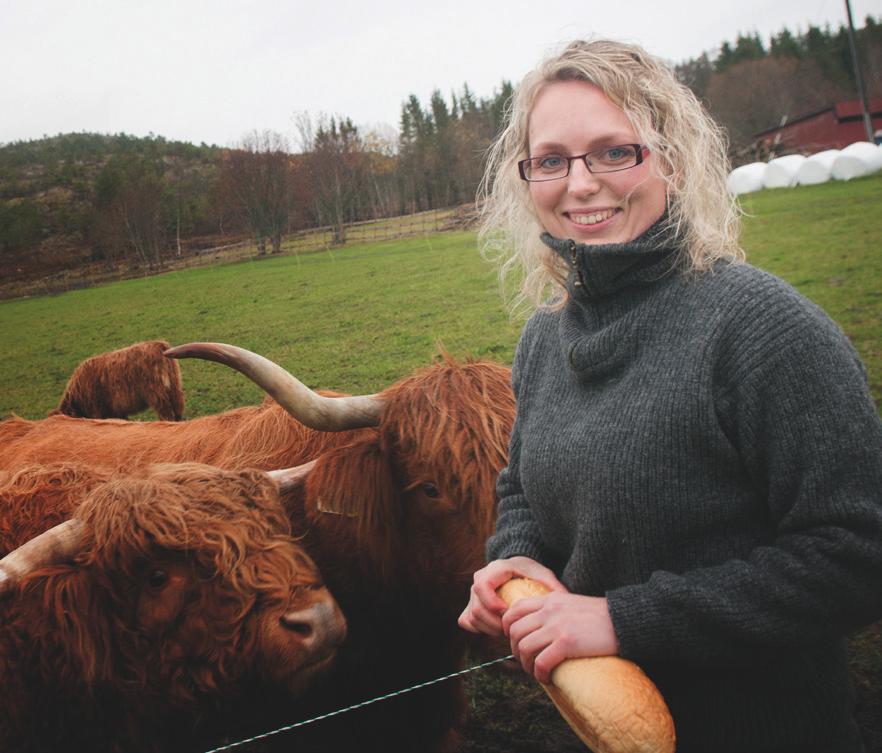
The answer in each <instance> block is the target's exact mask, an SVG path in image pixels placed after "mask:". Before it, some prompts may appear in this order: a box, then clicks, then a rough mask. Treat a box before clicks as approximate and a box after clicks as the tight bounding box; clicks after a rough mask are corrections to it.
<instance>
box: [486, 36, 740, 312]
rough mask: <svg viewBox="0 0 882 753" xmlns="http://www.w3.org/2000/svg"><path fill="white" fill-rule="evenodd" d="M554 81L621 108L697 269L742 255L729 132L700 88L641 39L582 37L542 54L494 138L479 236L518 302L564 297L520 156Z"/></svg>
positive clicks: (561, 267)
mask: <svg viewBox="0 0 882 753" xmlns="http://www.w3.org/2000/svg"><path fill="white" fill-rule="evenodd" d="M556 81H587V82H589V83H591V84H594V85H595V86H597V87H598V88H599V89H601V90H602V91H603V92H604V93H605V94H606V95H607V96H608V97H609V99H610V100H611V101H612V102H613V103H615V104H616V105H618V106H619V107H621V108H622V110H623V111H624V112H625V114H626V115H627V117H628V119H629V120H630V121H631V124H632V125H633V127H634V130H635V131H636V133H637V135H638V139H639V140H640V142H641V143H643V144H645V145H646V146H648V147H649V149H650V150H651V152H652V153H653V154H654V155H656V156H657V157H658V158H659V159H658V162H657V168H656V169H659V172H660V177H661V178H662V179H663V180H664V181H665V184H666V188H667V195H668V220H667V221H668V224H669V226H670V228H671V230H673V231H674V232H676V234H677V235H678V237H680V238H681V239H682V243H683V248H684V251H685V253H686V254H687V255H688V256H689V259H690V262H691V264H690V266H691V269H692V270H695V271H702V270H706V269H708V268H710V267H711V266H712V265H713V263H714V262H715V261H717V260H728V261H741V260H743V259H744V252H743V251H742V250H741V248H740V246H739V245H738V233H739V229H740V216H739V211H738V208H737V204H736V203H735V201H734V199H733V198H732V197H731V196H730V194H729V192H728V191H727V190H726V177H727V175H728V172H729V161H728V158H727V156H726V138H725V135H724V133H723V132H722V130H721V129H720V127H719V126H718V125H717V124H716V123H715V122H714V121H713V120H712V119H711V117H710V116H709V115H708V114H707V112H706V111H705V109H704V108H703V107H702V105H701V103H700V102H699V101H698V99H697V98H696V97H695V95H694V94H693V93H692V92H691V91H690V90H689V89H688V88H687V87H686V86H684V85H683V84H681V83H680V82H679V81H677V79H676V78H675V76H674V73H673V71H672V70H671V69H670V68H669V67H668V66H667V65H666V64H665V63H664V62H662V61H661V60H660V59H659V58H657V57H655V56H653V55H650V54H649V53H647V52H646V51H645V50H644V49H642V48H641V47H638V46H637V45H632V44H626V43H623V42H615V41H609V40H592V41H581V40H579V41H574V42H571V43H569V44H568V45H567V46H566V47H565V48H564V50H563V51H562V52H561V53H560V54H556V55H553V56H551V57H548V58H546V59H545V60H544V61H542V62H541V63H540V64H539V66H538V67H537V68H536V69H535V70H533V71H532V72H530V73H528V74H527V75H526V76H525V77H524V79H523V81H521V83H520V85H519V86H518V87H517V89H516V91H515V94H514V96H513V97H512V100H511V102H510V103H509V106H508V113H507V115H508V117H507V126H506V128H505V130H503V132H502V133H501V134H500V136H499V137H498V138H497V140H496V141H495V142H494V144H493V145H492V146H491V148H490V151H489V154H488V160H487V166H486V169H485V172H484V178H483V180H482V181H481V185H480V187H479V189H478V197H477V199H478V206H479V207H480V214H481V222H480V230H479V234H478V238H479V243H480V245H481V249H482V252H483V253H484V255H485V257H487V258H490V259H493V260H495V261H497V262H499V263H500V277H501V280H502V282H503V285H504V286H505V284H506V283H507V282H510V281H511V278H512V277H513V276H515V277H516V278H517V281H518V283H519V285H518V287H519V292H517V293H516V294H515V295H514V300H513V302H512V305H513V308H520V307H521V306H523V305H526V307H528V308H529V307H532V306H539V305H541V302H542V301H543V300H544V299H546V297H547V296H548V294H549V293H559V294H560V295H558V296H556V298H557V301H558V304H559V305H562V303H563V301H565V300H566V295H567V294H566V289H565V288H564V281H565V280H566V276H567V273H568V269H567V267H566V265H565V264H564V263H563V261H562V260H561V259H559V258H558V257H557V256H556V255H555V254H554V253H553V252H551V251H550V250H549V249H548V248H547V247H546V246H545V245H544V244H543V243H542V242H541V241H540V240H539V235H540V234H541V232H542V230H543V228H542V225H541V224H540V222H539V219H538V218H537V216H536V212H535V210H534V208H533V203H532V201H531V199H530V193H529V188H528V186H527V183H526V182H524V181H522V180H521V179H520V177H519V175H518V168H517V163H518V160H520V159H523V158H525V157H527V156H529V143H528V126H529V117H530V112H531V110H532V107H533V104H534V103H535V101H536V98H537V96H538V95H539V93H540V92H541V91H542V89H543V88H544V87H545V86H546V85H547V84H549V83H552V82H556Z"/></svg>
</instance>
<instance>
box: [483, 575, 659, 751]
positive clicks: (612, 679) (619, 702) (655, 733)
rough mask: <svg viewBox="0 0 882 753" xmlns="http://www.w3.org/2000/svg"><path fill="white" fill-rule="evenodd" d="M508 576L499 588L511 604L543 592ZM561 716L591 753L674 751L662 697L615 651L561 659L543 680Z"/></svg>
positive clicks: (529, 582)
mask: <svg viewBox="0 0 882 753" xmlns="http://www.w3.org/2000/svg"><path fill="white" fill-rule="evenodd" d="M548 590H549V589H547V588H546V587H545V586H544V585H542V584H541V583H537V582H536V581H534V580H529V579H527V578H512V579H511V580H509V581H508V582H506V583H503V585H502V586H500V588H499V590H498V593H499V595H500V597H501V598H502V600H503V601H505V603H506V604H508V605H509V606H511V605H512V604H514V603H515V602H516V601H518V600H519V599H524V598H527V597H529V596H541V595H543V594H546V593H548ZM542 688H543V689H544V690H545V692H546V693H548V695H549V697H550V698H551V700H552V701H554V705H555V706H557V709H558V711H560V713H561V716H563V718H564V719H566V721H567V724H569V725H570V727H572V729H573V731H574V732H575V733H576V734H577V735H578V736H579V739H580V740H581V741H582V742H583V743H585V745H587V746H588V747H589V748H590V749H591V750H592V751H593V753H674V749H675V747H676V741H675V735H674V721H673V719H672V718H671V714H670V712H669V711H668V707H667V705H666V704H665V701H664V699H663V698H662V696H661V693H659V691H658V688H656V687H655V685H654V684H653V682H652V680H650V679H649V678H648V677H647V676H646V675H645V674H644V673H643V670H641V669H640V667H638V666H637V665H636V664H634V663H633V662H631V661H628V660H627V659H620V658H619V657H617V656H594V657H584V658H579V659H566V660H565V661H563V662H561V663H560V664H559V665H558V666H557V667H556V668H555V669H554V671H553V672H552V673H551V685H542Z"/></svg>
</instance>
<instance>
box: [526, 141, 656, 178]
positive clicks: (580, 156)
mask: <svg viewBox="0 0 882 753" xmlns="http://www.w3.org/2000/svg"><path fill="white" fill-rule="evenodd" d="M623 146H631V147H634V153H635V154H636V156H637V161H636V162H635V163H634V164H633V165H628V166H627V167H617V168H615V169H614V170H592V169H591V163H589V162H588V155H589V154H597V153H598V152H606V151H608V150H610V149H618V148H620V147H623ZM648 148H649V147H647V146H646V145H645V144H615V145H613V146H607V147H604V148H603V149H592V150H591V151H590V152H585V154H574V155H573V156H572V157H567V156H566V155H563V154H558V155H555V156H556V157H560V158H561V159H565V160H566V161H567V171H566V172H565V173H564V174H563V175H556V176H555V177H553V178H538V179H537V178H528V177H527V173H526V171H525V170H524V167H525V166H526V164H527V163H528V162H530V161H531V160H534V159H541V158H542V157H541V156H540V157H527V158H525V159H522V160H521V161H520V162H518V173H519V174H520V176H521V180H525V181H527V182H528V183H545V182H547V181H549V180H561V179H563V178H567V177H569V174H570V173H571V172H572V170H573V160H576V159H580V160H582V162H584V163H585V167H586V168H587V169H588V172H589V173H593V174H601V175H602V174H603V173H619V172H621V171H622V170H630V169H631V168H634V167H637V165H641V164H643V152H644V150H648ZM544 156H547V155H544Z"/></svg>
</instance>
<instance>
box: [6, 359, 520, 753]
mask: <svg viewBox="0 0 882 753" xmlns="http://www.w3.org/2000/svg"><path fill="white" fill-rule="evenodd" d="M381 396H382V398H384V399H385V400H386V405H385V407H384V409H383V412H382V415H381V418H380V425H379V426H378V427H377V428H376V429H359V430H355V431H346V432H340V433H328V432H318V431H313V430H310V429H307V428H305V427H304V426H302V425H301V424H299V423H298V422H297V421H295V420H293V419H292V418H291V417H290V416H289V415H288V414H286V413H284V412H283V411H282V409H281V408H280V407H279V406H278V405H277V404H276V403H275V402H273V401H272V400H270V399H266V400H265V401H264V403H263V404H262V405H260V406H254V407H248V408H237V409H234V410H231V411H227V412H226V413H223V414H220V415H217V416H206V417H204V418H198V419H193V420H190V421H187V422H184V423H183V424H177V425H175V424H166V423H161V422H159V423H152V424H151V423H132V424H126V425H120V424H119V423H118V422H112V423H111V422H100V421H73V420H72V419H67V418H64V417H55V418H50V419H46V420H44V421H42V422H22V420H21V419H13V420H10V421H6V422H3V424H0V468H15V467H19V466H20V465H21V464H22V463H26V462H41V461H42V462H45V461H46V460H47V459H56V458H59V457H71V456H76V457H81V458H83V459H86V460H88V462H90V463H96V464H99V465H101V466H104V467H108V468H117V467H121V466H124V467H134V466H138V465H144V464H146V463H149V462H157V461H181V460H199V461H201V462H207V463H211V464H213V465H217V466H221V467H226V468H241V467H247V466H253V467H259V468H263V469H272V468H282V467H287V466H292V465H297V464H300V463H305V462H307V461H309V460H313V459H317V463H316V466H315V469H314V470H313V472H312V474H310V476H309V478H308V479H307V483H306V485H305V487H304V488H302V489H300V490H298V491H296V492H292V493H291V494H289V495H287V497H286V498H285V500H284V501H285V503H286V505H287V506H288V511H289V516H290V518H291V521H292V523H293V527H294V533H295V535H297V536H301V537H302V543H303V545H304V547H305V548H306V550H307V551H308V552H309V554H310V555H311V556H312V557H313V559H314V560H315V561H316V564H317V565H318V567H319V569H320V570H321V572H322V576H323V578H324V580H325V582H326V583H327V584H328V587H329V588H330V589H331V591H332V593H333V594H334V596H335V598H336V599H337V601H338V602H339V603H340V606H341V608H342V609H343V611H344V613H345V614H346V616H347V620H348V621H349V624H350V627H351V629H350V632H349V638H348V639H347V641H346V643H345V644H344V646H343V648H342V650H341V656H340V662H339V676H338V678H337V680H338V681H337V682H336V683H332V684H329V685H328V691H327V693H326V694H325V698H324V701H319V700H316V702H315V703H316V706H317V708H316V710H317V711H327V710H331V709H332V708H335V707H338V706H339V705H340V704H342V703H345V702H353V703H354V702H358V701H361V700H364V699H365V698H367V697H372V696H374V695H378V694H380V693H382V692H387V691H390V690H395V689H396V688H400V687H404V686H406V685H410V684H414V683H416V682H419V681H423V680H428V679H431V678H432V677H437V676H439V675H442V674H447V673H450V672H452V671H455V670H456V669H457V668H459V667H460V665H461V662H462V660H463V656H464V651H465V644H466V638H465V635H464V634H463V631H460V630H459V629H458V628H457V626H456V616H457V615H458V613H459V612H460V611H461V610H462V608H463V606H464V605H465V603H466V602H467V600H468V589H469V585H470V582H471V574H472V573H473V572H474V571H475V570H476V569H477V568H478V567H480V565H481V564H482V563H483V559H484V553H483V544H484V541H485V539H486V537H487V536H488V535H489V533H490V532H491V529H492V525H493V520H494V518H495V507H496V495H495V481H496V476H497V474H498V472H499V471H500V470H501V468H502V467H503V466H504V465H505V462H506V457H507V445H508V438H509V434H510V432H511V427H512V424H513V421H514V396H513V394H512V391H511V387H510V372H509V370H508V369H507V368H505V367H503V366H501V365H499V364H493V363H487V362H480V361H477V362H473V361H467V362H465V363H458V362H457V361H455V360H454V359H452V358H451V357H450V356H448V355H447V354H442V355H441V357H440V358H439V359H438V361H437V362H436V363H434V364H432V365H431V366H429V367H428V368H425V369H422V370H420V371H417V372H415V373H413V374H412V375H410V376H408V377H406V378H404V379H402V380H400V381H399V382H397V383H396V384H394V385H392V386H390V387H389V388H388V389H386V390H385V391H383V393H381ZM22 423H25V424H27V425H26V426H24V427H23V426H22ZM7 432H8V433H9V435H10V436H11V439H10V441H9V442H4V439H3V438H4V436H5V435H6V433H7ZM319 499H321V500H322V503H323V504H321V505H320V504H319ZM321 507H325V508H326V509H332V510H337V511H342V512H343V513H344V514H331V513H323V512H321V511H320V508H321ZM345 513H349V514H353V513H355V515H354V516H353V517H350V516H349V515H347V514H345ZM427 648H428V650H427ZM442 685H443V687H442V686H441V685H439V686H437V687H436V688H434V689H426V690H424V691H421V692H420V693H419V694H410V696H408V697H403V699H402V700H401V701H396V702H395V703H393V704H388V705H387V704H377V705H376V706H375V707H371V708H370V709H366V710H365V712H364V714H363V715H362V713H361V712H358V713H356V714H349V715H346V718H343V719H341V720H338V721H337V722H336V723H335V724H334V725H333V729H334V730H338V729H341V730H342V729H346V728H348V729H349V730H351V732H352V737H351V738H349V739H344V740H343V744H341V745H338V746H337V747H338V748H346V747H347V746H351V745H356V746H357V747H358V748H359V749H362V750H372V749H377V750H427V751H428V750H448V749H451V747H452V746H453V745H454V743H455V739H456V730H457V728H458V727H459V726H460V725H461V724H462V722H463V713H464V709H465V704H464V699H463V695H462V685H461V683H459V682H458V681H450V682H448V683H443V684H442ZM379 706H382V707H383V708H378V707H379ZM368 717H370V719H368V721H366V722H365V726H361V721H359V720H360V719H366V718H368ZM374 717H376V723H374V722H373V721H371V720H372V719H373V718H374ZM393 729H394V730H395V733H394V734H395V737H394V739H393V738H392V737H390V730H393ZM325 733H328V730H327V729H325V731H324V732H322V733H319V732H316V734H317V735H319V736H321V734H325ZM341 734H342V732H341ZM328 744H329V745H330V743H328ZM321 746H322V744H321V741H319V745H318V747H319V748H321ZM291 747H292V748H295V749H298V750H300V749H303V750H310V749H312V748H310V747H309V745H308V744H303V745H301V744H300V742H299V741H298V739H294V740H293V743H292V745H291ZM330 749H333V748H330Z"/></svg>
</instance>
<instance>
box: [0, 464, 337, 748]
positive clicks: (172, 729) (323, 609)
mask: <svg viewBox="0 0 882 753" xmlns="http://www.w3.org/2000/svg"><path fill="white" fill-rule="evenodd" d="M61 520H64V521H65V522H63V523H61V525H59V526H57V527H56V528H53V529H52V530H50V531H49V532H48V533H45V534H43V535H42V536H38V537H37V538H35V539H32V540H30V541H28V542H27V543H26V544H24V545H23V546H21V547H20V548H18V549H16V550H15V551H13V552H12V553H11V554H10V555H8V556H7V557H6V558H5V559H4V560H3V561H2V562H0V573H2V575H3V580H2V585H4V586H6V587H7V588H8V587H9V583H10V580H12V581H13V585H12V587H11V589H9V590H11V593H10V594H9V595H8V596H7V599H6V600H5V601H4V602H3V603H0V624H2V625H3V631H2V632H0V668H2V669H0V672H2V676H3V690H2V693H0V699H2V702H0V747H2V749H3V750H10V751H12V750H15V751H61V750H65V751H74V750H76V751H79V750H82V751H86V750H88V751H141V750H163V751H170V750H174V751H189V750H194V751H197V750H205V749H206V748H207V747H209V746H208V742H209V740H215V739H216V736H217V734H218V733H219V732H220V731H222V730H223V731H225V732H227V733H229V732H230V731H232V732H233V733H236V734H238V733H239V732H240V731H241V730H240V729H239V728H238V727H234V728H232V730H230V724H229V720H230V719H231V718H232V719H236V718H240V717H241V715H242V714H243V709H247V708H248V703H249V701H253V700H254V699H259V698H261V697H265V696H266V695H267V694H269V695H283V696H284V697H286V698H288V699H289V700H290V699H293V698H296V697H297V696H298V695H300V694H301V693H302V692H303V690H304V689H305V687H306V685H307V684H308V683H309V682H310V680H311V679H313V678H314V677H316V676H318V675H320V674H321V673H323V672H326V671H327V669H328V667H329V665H330V664H331V661H332V658H333V656H334V653H335V649H336V648H337V646H338V645H339V643H340V642H341V640H342V638H343V636H344V634H345V622H344V621H343V618H342V616H341V614H340V612H339V609H338V608H337V606H336V604H335V602H334V600H333V599H332V598H331V596H330V595H329V594H328V592H327V590H326V589H324V588H323V587H322V586H321V583H320V580H319V576H318V573H317V571H316V569H315V566H314V564H313V563H312V561H311V560H310V559H309V557H308V556H307V555H306V554H305V553H304V551H303V550H302V548H301V547H300V546H298V545H297V544H296V543H295V542H294V540H293V539H292V538H291V537H290V524H289V521H288V519H287V516H286V515H285V512H284V510H283V508H282V506H281V504H280V501H279V497H278V490H277V487H276V486H275V484H274V483H273V482H272V481H271V480H270V479H269V478H268V477H267V474H265V473H261V472H258V471H242V472H228V471H220V470H218V469H216V468H209V467H207V466H199V465H195V464H187V465H178V466H172V465H167V466H156V467H154V468H151V469H149V470H147V471H145V472H143V473H139V474H137V475H132V476H113V475H112V474H111V473H109V472H106V471H96V470H94V469H88V468H85V467H79V466H75V465H72V464H63V465H56V466H49V467H43V468H33V469H28V470H25V471H22V472H19V473H17V474H14V475H12V476H11V477H10V478H8V479H7V480H6V483H5V484H4V486H3V487H2V488H0V521H2V529H0V547H2V549H3V550H4V551H8V550H9V549H10V548H12V547H15V546H17V545H19V544H22V543H23V542H24V541H25V540H26V539H27V538H28V537H29V536H31V535H33V534H35V533H38V532H40V531H41V530H42V529H44V528H45V527H46V524H47V523H49V522H53V523H54V522H58V521H61ZM47 540H48V542H49V543H48V550H49V554H48V555H45V554H44V552H45V551H46V549H47V543H46V542H47ZM35 550H36V554H35V553H34V552H35ZM47 557H48V559H47ZM59 558H60V559H67V560H72V561H69V562H67V563H63V562H55V564H52V562H53V561H55V560H58V559H59ZM261 694H263V695H262V696H261ZM245 715H246V716H247V711H246V712H245Z"/></svg>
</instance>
